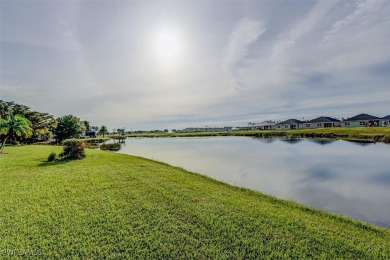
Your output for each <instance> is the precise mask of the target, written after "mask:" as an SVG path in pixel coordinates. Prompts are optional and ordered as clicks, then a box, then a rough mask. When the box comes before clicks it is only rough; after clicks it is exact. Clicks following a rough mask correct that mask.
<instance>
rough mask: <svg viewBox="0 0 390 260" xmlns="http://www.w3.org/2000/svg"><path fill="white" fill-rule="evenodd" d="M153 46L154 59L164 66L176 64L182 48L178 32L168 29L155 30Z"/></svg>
mask: <svg viewBox="0 0 390 260" xmlns="http://www.w3.org/2000/svg"><path fill="white" fill-rule="evenodd" d="M153 45H154V46H153V48H154V51H155V55H156V58H157V59H158V60H160V61H161V62H162V63H164V64H165V65H170V64H174V63H176V62H177V61H178V60H179V58H180V55H181V52H182V48H183V46H182V45H183V43H182V40H181V37H180V34H179V32H178V31H177V30H176V29H174V28H170V27H161V28H159V29H158V30H157V32H156V34H155V36H154V40H153Z"/></svg>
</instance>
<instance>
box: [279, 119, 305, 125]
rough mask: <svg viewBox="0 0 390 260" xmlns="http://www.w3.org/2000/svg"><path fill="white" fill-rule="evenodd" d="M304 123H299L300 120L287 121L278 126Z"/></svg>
mask: <svg viewBox="0 0 390 260" xmlns="http://www.w3.org/2000/svg"><path fill="white" fill-rule="evenodd" d="M302 123H303V122H302V121H299V120H298V119H288V120H286V121H283V122H280V123H278V125H296V124H302Z"/></svg>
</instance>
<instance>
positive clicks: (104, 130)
mask: <svg viewBox="0 0 390 260" xmlns="http://www.w3.org/2000/svg"><path fill="white" fill-rule="evenodd" d="M98 134H99V135H102V136H103V137H104V136H105V135H106V134H108V129H107V126H105V125H102V127H100V129H99V132H98Z"/></svg>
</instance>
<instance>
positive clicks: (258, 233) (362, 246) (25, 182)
mask: <svg viewBox="0 0 390 260" xmlns="http://www.w3.org/2000/svg"><path fill="white" fill-rule="evenodd" d="M51 151H55V152H59V151H60V147H53V146H42V145H40V146H23V147H7V148H6V152H8V154H4V155H0V166H1V172H0V183H1V189H0V202H1V204H0V250H12V249H19V250H26V249H29V250H41V252H42V257H44V258H64V257H68V258H138V259H151V258H153V259H155V258H159V259H166V258H179V259H181V258H199V259H209V258H218V259H232V258H249V259H254V258H264V257H269V258H328V259H334V258H348V259H356V258H366V259H368V258H370V259H373V258H377V259H380V258H382V259H388V258H389V257H390V231H389V230H388V229H383V228H378V227H375V226H372V225H368V224H364V223H361V222H357V221H352V220H350V219H348V218H345V217H340V216H336V215H332V214H328V213H325V212H322V211H318V210H314V209H312V208H308V207H304V206H301V205H299V204H297V203H293V202H289V201H284V200H278V199H275V198H273V197H270V196H266V195H263V194H261V193H258V192H254V191H250V190H246V189H240V188H236V187H232V186H229V185H226V184H223V183H220V182H217V181H214V180H211V179H209V178H207V177H203V176H201V175H197V174H191V173H189V172H187V171H184V170H182V169H179V168H174V167H171V166H169V165H165V164H162V163H157V162H153V161H150V160H147V159H142V158H138V157H132V156H128V155H120V154H114V153H110V152H105V151H94V150H88V151H87V158H86V159H84V160H80V161H71V162H56V163H45V162H44V160H45V159H46V158H47V156H48V154H49V153H50V152H51Z"/></svg>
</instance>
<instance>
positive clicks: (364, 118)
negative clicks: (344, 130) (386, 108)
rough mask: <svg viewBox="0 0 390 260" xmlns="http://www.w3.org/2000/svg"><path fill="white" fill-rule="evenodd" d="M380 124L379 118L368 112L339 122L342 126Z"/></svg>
mask: <svg viewBox="0 0 390 260" xmlns="http://www.w3.org/2000/svg"><path fill="white" fill-rule="evenodd" d="M380 124H381V118H379V117H376V116H372V115H368V114H359V115H356V116H353V117H351V118H348V119H345V120H344V121H342V122H341V126H342V127H364V126H380Z"/></svg>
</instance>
